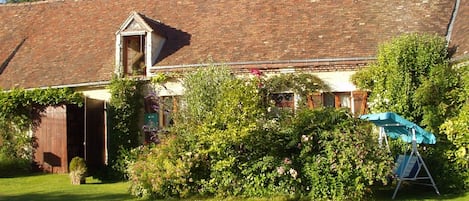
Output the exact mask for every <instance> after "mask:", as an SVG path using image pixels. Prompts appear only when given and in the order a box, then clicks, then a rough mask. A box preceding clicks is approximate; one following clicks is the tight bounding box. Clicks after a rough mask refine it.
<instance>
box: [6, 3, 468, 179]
mask: <svg viewBox="0 0 469 201" xmlns="http://www.w3.org/2000/svg"><path fill="white" fill-rule="evenodd" d="M413 32H418V33H431V34H437V35H440V36H442V37H446V39H447V41H448V47H450V49H451V50H452V53H453V55H452V60H453V62H455V63H463V62H468V60H469V0H407V1H388V0H373V1H365V0H341V1H338V0H238V1H223V0H216V1H215V0H161V1H154V0H112V1H110V0H48V1H39V2H33V3H20V4H0V88H1V89H3V90H9V89H14V88H25V89H32V88H47V87H52V88H62V87H69V88H74V89H75V90H77V91H81V92H83V94H84V96H85V105H84V107H82V108H79V107H77V106H74V105H64V106H62V107H50V108H48V109H47V111H46V112H45V114H44V117H43V119H42V124H41V125H40V127H39V128H38V129H37V131H35V133H34V135H35V136H36V137H37V138H38V143H39V147H38V150H37V151H36V153H35V160H36V161H37V162H38V164H40V165H41V167H42V168H43V169H44V170H45V171H49V172H67V170H68V162H69V161H70V160H71V158H73V157H74V156H77V155H78V156H84V157H85V158H86V160H87V162H88V163H89V165H91V166H95V167H98V166H102V165H104V164H106V163H107V142H108V139H109V138H112V136H109V135H108V131H107V129H108V128H107V113H106V107H107V103H108V102H109V99H110V93H109V92H108V90H107V89H106V86H107V85H108V84H109V83H110V80H111V78H112V77H113V76H114V75H116V74H117V75H120V76H139V77H140V78H142V79H151V77H153V76H155V75H157V74H158V73H168V72H186V71H190V70H191V69H196V68H200V67H203V66H206V65H207V61H208V59H209V58H210V59H211V61H213V62H214V65H222V64H225V65H228V66H229V67H230V68H232V69H233V71H234V72H235V73H238V74H248V73H249V72H251V71H252V70H253V69H255V70H256V71H260V72H262V73H266V74H280V73H298V72H303V73H311V74H314V75H316V76H318V77H319V78H321V79H322V80H323V81H324V82H326V83H327V84H328V85H329V86H330V88H331V91H330V92H324V93H321V94H315V95H314V97H312V98H311V103H310V104H311V105H312V106H318V105H323V106H332V107H348V108H350V109H351V111H352V112H353V113H356V114H358V113H362V112H364V111H365V109H366V92H362V91H358V90H357V89H356V87H355V86H354V85H353V84H352V83H351V82H350V80H349V78H350V76H351V75H352V74H353V73H354V72H356V71H357V70H358V69H359V68H365V67H366V66H367V65H368V64H369V63H371V62H373V61H374V60H375V56H376V51H377V48H378V44H379V43H382V42H385V41H387V40H390V39H391V38H393V37H396V36H398V35H401V34H404V33H413ZM182 93H183V88H182V85H181V83H180V82H179V80H177V79H176V80H173V81H172V82H170V83H167V88H166V89H165V90H161V91H159V92H158V93H157V96H159V97H158V98H159V99H158V100H160V101H171V100H173V98H174V97H177V96H179V95H181V94H182ZM281 93H284V94H283V95H285V96H284V97H285V99H284V100H283V101H286V103H287V104H286V105H287V106H293V107H294V104H295V98H294V94H289V93H288V92H281ZM163 109H164V108H163ZM163 109H161V110H163ZM164 115H166V114H164V113H163V112H161V111H160V116H161V117H162V118H160V120H159V122H157V123H158V124H159V125H160V126H165V124H166V123H167V122H166V120H167V119H165V118H164Z"/></svg>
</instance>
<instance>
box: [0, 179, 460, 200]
mask: <svg viewBox="0 0 469 201" xmlns="http://www.w3.org/2000/svg"><path fill="white" fill-rule="evenodd" d="M86 182H87V183H86V184H83V185H72V184H70V179H69V177H68V175H66V174H59V175H57V174H35V175H28V176H17V177H12V178H0V201H6V200H8V201H20V200H25V201H26V200H27V201H42V200H48V201H61V200H64V201H75V200H77V201H78V200H80V201H81V200H107V201H113V200H116V201H117V200H119V201H121V200H122V201H129V200H138V199H136V198H134V197H132V196H131V195H129V194H128V192H127V188H128V183H126V182H116V183H102V182H101V181H99V180H97V179H94V178H91V177H89V178H87V180H86ZM393 190H394V189H392V188H386V189H382V190H378V191H376V195H375V196H374V199H372V200H378V201H386V200H391V196H392V193H393ZM185 200H203V201H216V200H220V199H217V198H190V199H185ZM237 200H240V199H238V198H228V199H225V201H237ZM246 200H249V201H267V200H269V201H285V200H287V199H286V198H285V197H277V198H269V199H262V198H252V199H246ZM396 200H407V201H413V200H415V201H435V200H445V201H467V200H469V192H467V193H465V194H461V195H441V196H437V195H436V194H435V192H434V191H433V189H432V188H431V187H424V188H422V187H413V186H407V187H404V188H403V189H401V190H400V191H399V193H398V195H397V198H396ZM172 201H175V199H172Z"/></svg>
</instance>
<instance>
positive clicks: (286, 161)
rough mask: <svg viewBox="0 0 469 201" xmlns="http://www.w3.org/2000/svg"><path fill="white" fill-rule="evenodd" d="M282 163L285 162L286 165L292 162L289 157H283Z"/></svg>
mask: <svg viewBox="0 0 469 201" xmlns="http://www.w3.org/2000/svg"><path fill="white" fill-rule="evenodd" d="M283 163H285V164H287V165H290V164H291V163H292V162H291V159H290V158H285V159H283Z"/></svg>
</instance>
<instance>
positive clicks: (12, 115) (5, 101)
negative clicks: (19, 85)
mask: <svg viewBox="0 0 469 201" xmlns="http://www.w3.org/2000/svg"><path fill="white" fill-rule="evenodd" d="M62 104H78V105H79V106H82V105H83V96H82V94H81V93H78V92H75V91H74V90H72V89H70V88H60V89H53V88H47V89H33V90H25V89H13V90H10V91H1V92H0V147H1V148H0V155H3V156H4V157H8V158H28V157H31V153H30V152H31V149H28V147H31V146H32V143H33V141H34V139H32V138H31V137H30V135H29V134H28V132H29V131H30V130H31V129H34V128H35V127H36V126H38V123H40V115H41V113H42V112H43V111H44V110H45V109H46V108H47V107H48V106H57V105H62Z"/></svg>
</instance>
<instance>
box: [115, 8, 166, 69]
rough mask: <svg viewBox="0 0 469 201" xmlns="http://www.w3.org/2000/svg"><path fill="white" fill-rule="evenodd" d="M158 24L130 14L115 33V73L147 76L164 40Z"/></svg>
mask: <svg viewBox="0 0 469 201" xmlns="http://www.w3.org/2000/svg"><path fill="white" fill-rule="evenodd" d="M157 23H158V22H156V21H154V20H151V19H149V18H147V17H145V16H144V15H141V14H139V13H137V12H132V13H131V14H130V16H129V17H128V18H127V20H125V22H124V23H123V24H122V25H121V27H120V29H119V30H118V31H117V32H116V73H117V74H119V75H125V76H135V75H136V76H147V75H149V74H150V72H149V68H150V67H152V66H153V65H154V64H155V63H156V60H157V58H158V55H159V54H160V51H161V49H162V48H163V44H164V42H165V40H166V38H165V37H164V36H163V35H162V32H161V31H160V30H158V26H157V25H158V24H157Z"/></svg>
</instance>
